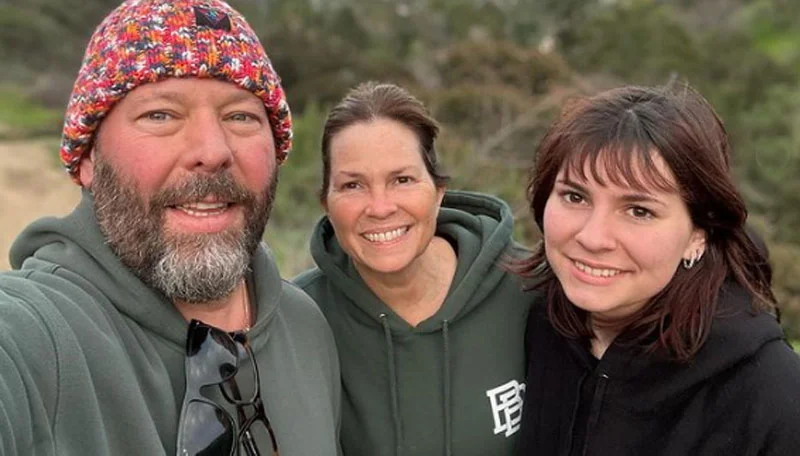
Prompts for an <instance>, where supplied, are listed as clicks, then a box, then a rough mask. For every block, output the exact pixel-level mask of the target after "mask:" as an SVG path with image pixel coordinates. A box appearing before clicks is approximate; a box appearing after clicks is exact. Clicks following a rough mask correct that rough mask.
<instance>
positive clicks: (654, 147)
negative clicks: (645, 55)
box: [522, 86, 775, 361]
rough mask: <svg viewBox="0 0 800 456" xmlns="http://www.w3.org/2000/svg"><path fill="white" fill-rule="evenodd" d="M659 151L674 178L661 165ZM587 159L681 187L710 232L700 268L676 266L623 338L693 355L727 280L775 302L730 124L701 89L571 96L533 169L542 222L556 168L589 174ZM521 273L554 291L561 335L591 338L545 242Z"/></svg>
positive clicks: (623, 177) (764, 304) (619, 176)
mask: <svg viewBox="0 0 800 456" xmlns="http://www.w3.org/2000/svg"><path fill="white" fill-rule="evenodd" d="M654 151H655V152H656V153H657V154H658V156H660V157H661V158H662V159H663V161H664V162H665V163H666V165H667V168H668V169H669V170H670V171H671V173H672V174H673V175H674V178H675V182H672V183H670V182H668V180H667V179H665V177H666V176H664V175H662V173H661V172H660V171H659V170H658V169H657V168H656V167H655V162H654V160H653V152H654ZM586 164H589V169H590V170H591V174H593V175H594V177H599V175H600V171H604V172H605V173H606V174H607V175H608V179H609V180H610V181H611V182H613V183H616V184H627V185H630V186H632V187H633V188H636V189H640V190H641V189H643V188H645V187H646V186H647V185H652V186H654V187H656V188H662V189H665V190H676V191H677V192H679V194H680V196H681V198H682V199H683V201H684V202H685V204H686V206H687V207H688V210H689V214H690V216H691V220H692V223H693V224H694V225H695V226H696V227H698V228H700V229H702V230H703V231H705V233H706V248H705V254H704V256H703V258H702V260H701V261H699V262H698V264H697V266H696V267H694V268H692V269H685V268H679V269H678V270H677V272H676V274H675V276H674V277H673V279H672V280H671V281H670V282H669V284H668V285H667V286H666V287H665V288H664V289H663V290H662V291H661V292H660V293H659V294H658V295H657V296H654V297H653V299H652V300H650V302H649V303H648V304H647V305H646V306H644V307H642V308H641V309H639V311H638V312H635V313H634V314H632V315H630V316H628V317H627V318H626V319H624V321H621V322H619V323H620V324H622V326H624V327H625V328H626V329H627V331H626V333H625V337H626V338H629V339H633V341H647V343H646V345H647V346H648V348H650V349H656V348H663V349H665V350H667V351H668V352H669V353H670V354H671V355H672V356H673V357H675V358H677V359H680V360H684V361H686V360H688V359H689V358H690V357H691V356H692V355H693V354H694V353H695V352H696V351H697V350H698V348H699V347H700V346H701V344H702V343H703V340H704V339H705V337H706V336H707V334H708V331H709V328H710V325H711V321H712V318H713V316H714V314H715V312H716V300H717V294H718V292H719V289H720V287H721V286H722V283H723V281H724V280H725V279H726V277H731V278H732V279H734V280H736V281H737V282H738V283H739V284H740V285H741V286H743V287H744V288H746V289H747V290H748V291H749V292H750V293H751V294H752V295H753V298H754V301H753V302H754V305H755V307H757V308H762V309H770V308H772V307H773V306H774V304H775V298H774V296H773V294H772V291H771V289H770V280H771V276H772V270H771V267H770V265H769V264H768V263H767V261H766V259H765V258H764V257H763V256H762V255H761V254H760V253H759V251H758V249H756V247H755V246H754V245H753V243H752V242H751V240H750V237H749V236H748V235H747V233H746V231H745V221H746V218H747V210H746V209H745V205H744V201H743V200H742V197H741V195H740V194H739V193H738V191H737V190H736V187H735V185H734V182H733V178H732V175H731V172H730V146H729V144H728V138H727V134H726V131H725V127H724V126H723V123H722V121H721V120H720V118H719V117H718V116H717V115H716V113H715V112H714V110H713V109H712V107H711V106H710V105H709V104H708V102H707V101H706V100H705V99H704V98H703V97H702V96H701V95H700V94H698V93H697V92H696V91H694V90H693V89H691V88H689V87H686V86H684V87H681V88H679V89H677V90H676V89H668V88H644V87H624V88H619V89H616V90H611V91H608V92H605V93H602V94H600V95H598V96H596V97H593V98H588V99H584V100H579V101H575V102H573V103H572V105H571V106H569V107H568V108H566V109H565V110H564V112H563V113H562V116H561V118H560V119H558V120H557V121H556V122H555V123H554V124H553V126H552V127H551V128H550V130H549V131H548V132H547V134H546V136H545V137H544V139H543V140H542V141H541V143H540V145H539V147H538V149H537V153H536V163H535V165H534V167H533V168H532V170H531V174H530V181H529V184H528V188H527V192H528V197H529V201H530V209H531V212H532V213H533V215H534V218H535V220H536V223H537V224H538V226H539V228H540V229H541V228H542V226H543V225H542V223H543V214H544V209H545V205H546V203H547V200H548V198H549V197H550V194H551V193H552V190H553V186H554V184H555V181H556V176H557V175H558V173H559V171H560V170H561V169H562V167H566V171H567V172H568V173H571V174H577V175H579V176H581V177H586V176H585V175H584V170H585V168H584V165H586ZM637 164H641V165H643V166H642V171H643V173H641V175H637V174H636V173H635V168H636V165H637ZM600 168H602V170H601V169H600ZM672 187H676V188H672ZM522 273H523V275H525V276H526V277H529V278H532V279H534V281H535V282H536V283H537V285H536V288H538V289H541V290H543V291H544V292H545V293H546V294H547V296H548V297H549V299H548V314H549V315H550V317H551V318H552V321H553V324H554V325H555V327H556V328H557V329H558V330H559V331H560V332H561V333H563V334H564V335H566V336H568V337H591V336H592V334H593V332H592V329H591V325H590V323H589V318H588V314H587V312H585V311H582V310H581V309H579V308H576V307H575V306H573V305H572V304H570V302H569V300H568V299H567V298H566V296H565V295H564V293H563V291H562V289H561V285H560V284H559V282H558V279H557V278H556V276H555V275H554V274H553V271H552V269H551V268H549V267H548V264H547V261H546V252H545V248H544V244H542V245H541V246H540V248H539V249H538V251H537V252H536V253H535V254H534V255H533V256H531V257H530V258H529V259H528V260H527V262H525V264H524V266H523V268H522ZM688 298H691V299H688Z"/></svg>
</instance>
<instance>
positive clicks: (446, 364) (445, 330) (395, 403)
mask: <svg viewBox="0 0 800 456" xmlns="http://www.w3.org/2000/svg"><path fill="white" fill-rule="evenodd" d="M378 318H379V319H380V321H381V326H383V335H384V339H385V341H386V353H387V355H388V358H389V360H388V362H387V365H388V370H389V390H390V392H391V396H392V422H393V423H394V435H395V447H394V453H395V456H401V455H402V454H403V448H402V444H401V442H402V441H403V437H402V428H401V426H400V410H399V409H400V407H399V400H398V398H397V376H396V366H395V359H394V343H393V342H392V331H391V329H390V328H389V321H388V319H387V318H386V314H380V315H378ZM449 328H450V322H448V321H447V320H444V321H443V323H442V349H443V358H444V359H443V361H442V376H443V377H444V378H443V381H442V384H443V385H442V388H443V396H444V397H443V404H442V408H443V409H444V453H445V456H452V454H453V442H452V439H451V435H452V430H451V427H452V420H451V419H450V333H449Z"/></svg>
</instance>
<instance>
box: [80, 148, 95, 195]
mask: <svg viewBox="0 0 800 456" xmlns="http://www.w3.org/2000/svg"><path fill="white" fill-rule="evenodd" d="M94 160H95V152H94V147H92V150H91V151H90V152H89V153H88V154H87V155H86V156H84V157H83V158H82V159H81V162H80V164H79V165H78V172H79V174H80V175H79V178H80V181H81V186H82V187H83V188H92V182H93V181H94Z"/></svg>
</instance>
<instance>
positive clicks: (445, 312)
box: [295, 191, 533, 456]
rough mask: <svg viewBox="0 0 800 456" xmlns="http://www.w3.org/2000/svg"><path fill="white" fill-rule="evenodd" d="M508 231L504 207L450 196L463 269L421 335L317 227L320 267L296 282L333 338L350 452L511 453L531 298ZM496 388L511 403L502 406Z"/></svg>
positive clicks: (450, 227)
mask: <svg viewBox="0 0 800 456" xmlns="http://www.w3.org/2000/svg"><path fill="white" fill-rule="evenodd" d="M512 231H513V217H512V215H511V211H510V209H509V208H508V206H507V205H506V204H505V203H504V202H503V201H502V200H499V199H497V198H494V197H491V196H488V195H483V194H478V193H471V192H457V191H448V192H446V193H445V196H444V199H443V202H442V207H441V209H440V212H439V216H438V219H437V228H436V235H437V236H440V237H442V238H445V239H447V240H448V241H449V242H450V243H451V244H452V245H453V246H454V249H455V251H456V254H457V257H458V264H457V268H456V272H455V276H454V278H453V282H452V284H451V287H450V290H449V292H448V294H447V297H446V298H445V300H444V302H443V303H442V305H441V307H440V308H439V310H438V311H437V312H436V313H435V314H434V315H432V316H431V317H430V318H428V319H426V320H425V321H422V322H421V323H419V324H418V325H417V326H416V327H414V326H411V325H410V324H408V323H407V322H406V321H405V320H403V319H402V318H400V317H399V316H398V315H397V314H396V313H395V312H394V311H393V310H392V309H391V308H389V307H388V306H387V305H386V304H385V303H384V302H382V301H381V300H380V299H379V298H378V297H377V296H376V295H375V294H374V293H373V292H372V291H371V290H370V289H369V288H368V287H367V285H366V284H365V283H364V281H363V280H362V279H361V277H360V276H359V274H358V272H357V270H356V269H355V267H354V265H353V263H352V261H351V259H350V258H349V257H348V256H347V254H346V253H345V252H344V251H343V250H342V248H341V246H340V245H339V243H338V241H337V239H336V236H335V233H334V230H333V226H332V225H331V223H330V221H329V220H328V219H327V217H323V218H322V219H321V220H320V221H319V222H318V224H317V225H316V228H315V230H314V233H313V235H312V240H311V254H312V257H313V258H314V260H315V262H316V263H317V266H318V268H316V269H313V270H311V271H307V272H306V273H304V274H302V275H301V276H299V277H298V278H296V279H295V280H296V282H297V283H298V285H300V286H301V287H302V288H303V289H304V290H305V291H307V292H308V293H309V294H310V295H311V296H312V297H313V298H314V299H315V300H316V301H317V303H318V304H319V305H320V308H322V310H323V313H325V315H326V317H327V318H328V321H329V322H330V324H331V326H332V328H333V330H334V336H335V338H336V341H337V345H338V348H339V353H340V359H341V363H342V378H343V391H344V394H345V397H344V402H343V416H342V420H343V421H342V445H343V449H344V451H345V453H346V454H348V455H349V456H350V455H353V456H359V455H370V456H375V455H392V456H397V455H403V454H425V455H429V454H430V455H436V454H442V455H451V454H458V455H485V454H492V455H503V454H511V451H512V448H513V440H514V439H513V438H511V437H512V436H514V434H515V433H516V429H517V428H518V426H516V423H517V422H518V419H519V416H518V412H519V409H518V408H521V395H522V393H523V392H524V385H523V384H522V380H523V378H524V350H523V348H524V344H523V340H524V328H525V318H526V317H527V312H528V309H529V307H530V303H531V301H532V299H533V296H532V295H530V294H527V293H524V292H522V291H521V290H522V287H521V283H520V282H519V280H518V279H517V278H516V277H514V276H513V275H512V274H510V273H508V272H507V271H506V270H505V269H504V268H503V267H502V263H503V262H504V261H506V260H507V259H509V258H510V256H511V255H513V254H514V252H515V251H516V250H517V249H518V247H517V246H516V245H515V244H514V243H513V241H512V238H511V234H512ZM498 387H500V388H501V389H502V391H503V393H504V394H506V396H503V398H504V399H503V400H504V401H505V402H504V403H503V404H500V405H497V397H495V396H493V395H494V394H496V391H495V390H496V388H498ZM493 400H494V401H495V403H493V402H492V401H493ZM493 404H494V405H496V407H495V406H493ZM515 407H516V408H515Z"/></svg>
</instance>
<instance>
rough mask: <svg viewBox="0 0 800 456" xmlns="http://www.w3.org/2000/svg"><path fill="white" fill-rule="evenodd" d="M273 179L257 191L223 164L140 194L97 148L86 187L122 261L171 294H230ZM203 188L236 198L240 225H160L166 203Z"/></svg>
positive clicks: (260, 226) (266, 207)
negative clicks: (207, 228)
mask: <svg viewBox="0 0 800 456" xmlns="http://www.w3.org/2000/svg"><path fill="white" fill-rule="evenodd" d="M277 184H278V172H277V170H275V171H274V173H273V178H272V180H271V182H270V184H269V185H268V186H267V187H266V188H265V189H264V192H263V193H262V194H261V195H258V196H256V195H254V194H253V193H251V192H249V191H248V190H247V189H246V188H244V187H242V186H241V185H239V184H238V183H237V182H236V181H235V179H234V178H233V177H232V176H231V175H230V173H228V172H223V173H218V174H214V175H200V174H195V175H192V176H191V177H190V178H188V179H186V180H185V181H183V182H181V183H180V184H179V185H177V186H175V187H171V188H166V189H162V190H161V191H159V192H158V193H157V194H155V195H154V196H153V197H152V198H151V199H150V201H149V202H145V201H143V200H142V198H141V197H140V196H139V194H138V193H137V191H136V187H135V185H133V184H132V183H130V182H127V181H126V180H125V179H123V178H121V177H120V176H119V174H118V173H117V172H116V171H115V170H114V169H113V167H112V166H111V165H110V164H109V163H107V162H106V161H105V160H103V159H102V158H101V157H100V154H97V155H96V156H95V163H94V180H93V183H92V193H93V194H94V209H95V214H96V216H97V221H98V224H99V225H100V230H101V231H102V232H103V234H104V235H105V237H106V241H107V243H108V244H109V246H110V247H111V249H112V250H113V251H114V253H116V254H117V255H118V256H119V258H120V260H121V261H122V263H123V264H124V265H125V266H127V267H128V268H129V269H131V271H133V273H134V274H135V275H136V276H138V277H139V278H140V279H141V280H142V281H143V282H144V283H146V284H147V285H149V286H150V287H152V288H154V289H156V290H158V291H160V292H161V293H163V294H164V295H165V296H166V297H167V298H169V299H170V300H172V301H173V302H174V301H183V302H187V303H206V302H210V301H215V300H218V299H221V298H223V297H225V296H227V295H229V294H230V293H231V292H232V291H233V289H234V288H235V287H236V285H237V284H238V283H239V281H240V280H241V279H242V278H243V277H244V275H245V273H246V272H247V270H248V268H249V264H250V261H251V259H252V256H253V253H254V252H255V250H256V248H257V247H258V244H259V242H260V241H261V236H262V234H263V232H264V227H265V226H266V224H267V220H268V219H269V213H270V211H271V209H272V202H273V199H274V195H275V190H276V188H277ZM208 195H214V196H215V197H217V198H219V199H221V200H223V201H230V202H234V203H237V204H239V205H241V206H242V208H243V209H244V214H245V224H244V229H243V230H228V231H224V232H221V233H191V234H188V233H174V232H169V231H167V230H166V229H165V228H164V212H165V210H166V209H167V207H168V206H175V205H177V204H180V203H186V202H190V201H198V200H201V199H203V198H204V197H206V196H208Z"/></svg>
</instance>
